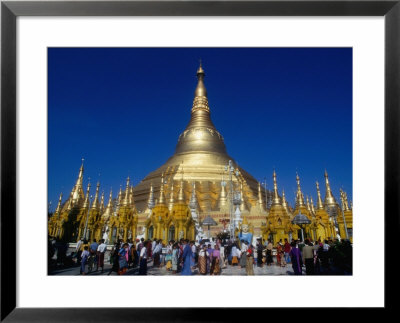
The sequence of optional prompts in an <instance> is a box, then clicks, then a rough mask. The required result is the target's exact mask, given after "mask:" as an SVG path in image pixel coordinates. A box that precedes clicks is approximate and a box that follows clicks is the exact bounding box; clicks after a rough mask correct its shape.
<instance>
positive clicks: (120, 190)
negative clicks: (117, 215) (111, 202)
mask: <svg viewBox="0 0 400 323" xmlns="http://www.w3.org/2000/svg"><path fill="white" fill-rule="evenodd" d="M121 202H122V185H121V184H120V185H119V193H118V207H120V206H121Z"/></svg>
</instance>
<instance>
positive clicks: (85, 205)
mask: <svg viewBox="0 0 400 323" xmlns="http://www.w3.org/2000/svg"><path fill="white" fill-rule="evenodd" d="M90 186H91V184H90V182H89V183H88V186H87V189H86V198H85V202H84V203H83V208H84V209H86V208H88V207H89V192H90Z"/></svg>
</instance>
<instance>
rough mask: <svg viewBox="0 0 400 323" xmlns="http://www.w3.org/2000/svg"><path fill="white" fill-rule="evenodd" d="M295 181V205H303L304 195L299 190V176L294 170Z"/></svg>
mask: <svg viewBox="0 0 400 323" xmlns="http://www.w3.org/2000/svg"><path fill="white" fill-rule="evenodd" d="M296 182H297V193H296V204H297V206H299V207H300V206H305V204H304V195H303V193H302V192H301V187H300V177H299V174H298V173H297V172H296Z"/></svg>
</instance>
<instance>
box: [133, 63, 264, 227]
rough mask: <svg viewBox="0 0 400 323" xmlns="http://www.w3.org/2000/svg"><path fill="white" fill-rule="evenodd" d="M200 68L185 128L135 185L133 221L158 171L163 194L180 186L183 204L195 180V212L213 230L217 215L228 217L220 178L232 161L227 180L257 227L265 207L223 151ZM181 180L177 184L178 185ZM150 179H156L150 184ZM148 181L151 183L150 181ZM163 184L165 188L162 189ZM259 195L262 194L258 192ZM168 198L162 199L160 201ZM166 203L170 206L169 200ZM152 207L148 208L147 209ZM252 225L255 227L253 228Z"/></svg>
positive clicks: (143, 206)
mask: <svg viewBox="0 0 400 323" xmlns="http://www.w3.org/2000/svg"><path fill="white" fill-rule="evenodd" d="M204 78H205V72H204V70H203V67H202V66H201V64H200V67H199V68H198V70H197V86H196V89H195V92H194V100H193V104H192V109H191V118H190V121H189V123H188V125H187V126H186V128H185V130H184V131H183V132H182V133H181V135H180V136H179V138H178V143H177V145H176V148H175V153H174V154H173V155H172V156H171V157H170V158H169V159H168V160H167V161H166V162H165V164H163V165H162V166H160V167H159V168H158V169H156V170H155V171H153V172H151V173H150V174H148V175H147V176H146V177H145V178H144V179H143V180H142V181H141V182H140V183H139V184H138V185H137V186H136V187H135V188H134V192H135V203H136V206H137V208H138V210H140V211H142V213H141V214H140V215H139V226H144V227H146V224H145V223H146V220H147V219H148V216H149V214H150V213H151V210H150V209H149V208H148V200H149V194H150V192H151V189H150V188H151V187H153V191H152V192H154V193H155V194H156V195H159V194H160V190H161V187H162V185H161V181H160V178H161V177H162V174H163V175H164V180H165V183H164V184H167V185H166V187H165V188H163V190H164V194H166V195H167V196H171V194H173V192H176V191H178V190H179V189H183V194H182V195H183V201H184V202H185V203H187V204H189V201H190V198H191V196H192V191H191V187H192V186H193V185H192V183H194V184H195V192H194V193H195V195H196V197H197V203H198V205H197V208H196V212H197V214H198V216H199V221H200V222H201V220H202V219H204V218H205V217H206V216H207V215H210V216H211V217H212V218H213V219H214V220H215V221H216V222H217V223H218V226H216V227H212V228H211V231H212V232H213V233H215V232H218V231H220V230H221V228H222V227H223V221H229V220H230V213H229V203H230V194H231V192H230V185H229V184H227V183H226V182H225V184H227V185H226V186H225V185H222V184H221V183H222V182H224V180H223V179H225V180H226V179H228V178H229V174H228V172H227V171H226V170H225V169H226V166H227V165H228V163H229V161H230V160H231V161H232V164H233V165H234V169H235V172H234V173H233V175H232V181H233V182H234V183H235V185H234V187H236V183H238V185H239V186H238V187H240V190H241V191H242V194H241V196H242V198H243V203H242V204H241V212H242V213H245V214H246V215H247V216H248V220H249V221H250V222H252V223H253V224H254V226H255V227H257V228H258V232H256V234H257V233H258V234H259V233H260V231H259V227H260V225H261V222H263V221H265V216H266V214H267V211H266V210H265V209H263V208H260V204H259V203H258V201H259V196H258V195H259V191H258V182H257V181H256V180H255V179H254V178H253V176H251V175H250V174H249V173H247V172H246V171H245V170H243V169H242V168H241V167H239V166H238V165H237V163H236V162H235V160H234V159H233V158H232V157H230V156H229V155H228V154H227V152H226V147H225V143H224V139H223V137H222V135H221V134H220V133H219V131H218V130H217V129H216V127H215V126H214V124H213V122H212V121H211V111H210V107H209V103H208V98H207V90H206V87H205V84H204ZM181 181H183V183H184V185H183V188H180V187H178V184H177V183H179V182H181ZM154 183H156V184H155V185H154ZM152 185H153V186H152ZM167 189H168V191H166V190H167ZM262 195H263V196H264V194H262ZM166 203H168V202H166ZM168 204H169V205H167V208H168V206H169V209H170V210H171V205H172V203H171V200H170V202H169V203H168ZM153 211H154V210H153ZM256 231H257V229H256Z"/></svg>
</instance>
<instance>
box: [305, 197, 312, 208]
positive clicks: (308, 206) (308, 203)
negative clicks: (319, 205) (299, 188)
mask: <svg viewBox="0 0 400 323" xmlns="http://www.w3.org/2000/svg"><path fill="white" fill-rule="evenodd" d="M306 201H307V204H306V205H307V211H308V212H311V206H310V200H309V199H308V195H307V196H306Z"/></svg>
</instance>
